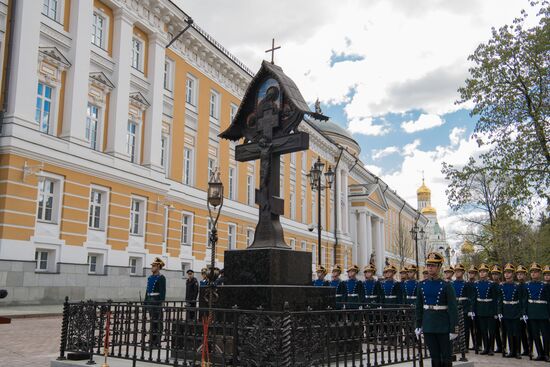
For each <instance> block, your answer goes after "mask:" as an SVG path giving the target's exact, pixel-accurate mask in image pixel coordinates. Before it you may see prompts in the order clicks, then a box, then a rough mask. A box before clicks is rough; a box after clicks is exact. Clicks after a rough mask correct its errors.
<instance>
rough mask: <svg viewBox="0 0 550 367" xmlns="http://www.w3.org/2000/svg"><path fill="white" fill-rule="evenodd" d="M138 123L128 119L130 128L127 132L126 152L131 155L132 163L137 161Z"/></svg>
mask: <svg viewBox="0 0 550 367" xmlns="http://www.w3.org/2000/svg"><path fill="white" fill-rule="evenodd" d="M137 126H138V125H137V124H136V123H135V122H133V121H128V130H127V132H126V153H127V154H128V155H129V156H130V161H131V162H132V163H136V162H137V149H136V145H137Z"/></svg>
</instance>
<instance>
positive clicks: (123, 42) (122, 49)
mask: <svg viewBox="0 0 550 367" xmlns="http://www.w3.org/2000/svg"><path fill="white" fill-rule="evenodd" d="M113 34H114V35H115V39H114V42H113V60H115V61H116V64H115V72H114V73H113V74H114V81H113V83H114V85H115V89H113V91H112V92H111V101H110V102H111V103H110V106H111V108H110V112H109V127H108V131H107V149H106V153H110V154H112V155H114V156H117V157H121V158H125V159H128V154H127V153H126V131H127V129H128V104H129V100H128V98H129V95H130V67H131V66H130V55H131V51H132V34H133V20H132V19H130V17H129V15H128V14H127V11H126V10H124V8H121V9H117V10H116V11H115V26H114V30H113Z"/></svg>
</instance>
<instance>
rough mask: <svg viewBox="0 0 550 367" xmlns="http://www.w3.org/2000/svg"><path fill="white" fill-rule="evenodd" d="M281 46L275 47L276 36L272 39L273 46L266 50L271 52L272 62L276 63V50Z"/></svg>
mask: <svg viewBox="0 0 550 367" xmlns="http://www.w3.org/2000/svg"><path fill="white" fill-rule="evenodd" d="M280 48H281V46H277V47H275V38H272V39H271V48H270V49H269V50H265V52H266V53H268V52H271V63H272V64H274V60H275V50H278V49H280Z"/></svg>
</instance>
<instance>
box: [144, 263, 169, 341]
mask: <svg viewBox="0 0 550 367" xmlns="http://www.w3.org/2000/svg"><path fill="white" fill-rule="evenodd" d="M162 268H164V261H162V259H161V258H159V257H155V259H154V260H153V262H152V263H151V273H152V274H151V275H149V277H148V278H147V291H146V293H145V302H144V303H145V305H147V306H146V308H147V310H148V312H149V317H150V322H151V327H150V329H149V333H150V334H149V348H150V349H153V348H160V341H161V333H162V309H161V306H162V302H163V301H164V299H165V298H166V278H165V277H164V275H162V274H161V273H160V270H161V269H162Z"/></svg>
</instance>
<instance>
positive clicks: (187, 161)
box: [183, 148, 193, 185]
mask: <svg viewBox="0 0 550 367" xmlns="http://www.w3.org/2000/svg"><path fill="white" fill-rule="evenodd" d="M183 183H184V184H185V185H192V183H193V152H192V151H191V149H189V148H184V149H183Z"/></svg>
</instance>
